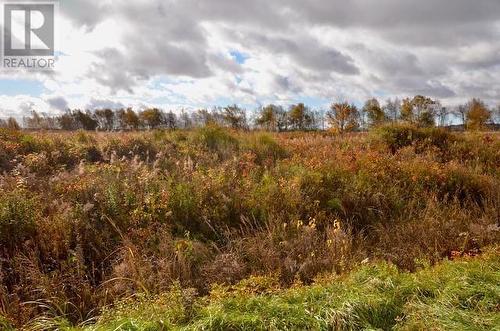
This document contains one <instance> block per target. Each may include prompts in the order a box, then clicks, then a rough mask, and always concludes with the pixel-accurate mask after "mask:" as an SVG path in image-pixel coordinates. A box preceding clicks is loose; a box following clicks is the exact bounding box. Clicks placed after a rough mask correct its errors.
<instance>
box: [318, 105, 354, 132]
mask: <svg viewBox="0 0 500 331" xmlns="http://www.w3.org/2000/svg"><path fill="white" fill-rule="evenodd" d="M326 117H327V120H328V122H329V123H330V125H331V126H332V128H333V130H335V131H336V132H339V133H343V132H346V131H352V130H354V129H356V128H357V127H358V126H359V112H358V109H357V108H356V106H354V105H349V104H348V103H347V102H343V103H334V104H332V105H331V106H330V110H329V111H328V112H327V113H326Z"/></svg>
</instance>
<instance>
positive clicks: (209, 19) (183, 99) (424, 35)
mask: <svg viewBox="0 0 500 331" xmlns="http://www.w3.org/2000/svg"><path fill="white" fill-rule="evenodd" d="M61 13H62V15H63V17H62V18H61V22H60V23H61V26H62V30H63V34H62V39H63V40H62V42H61V44H62V45H63V49H62V51H63V53H64V54H67V55H66V56H62V57H61V58H60V61H59V69H58V71H56V72H55V73H54V74H52V75H37V76H36V79H38V80H40V81H41V82H43V84H44V86H45V88H46V89H47V93H48V95H56V96H60V97H62V98H64V99H65V100H66V101H67V106H70V107H72V106H79V107H84V106H88V107H91V106H99V102H92V100H94V101H97V100H103V101H106V100H108V101H110V102H116V103H117V104H126V105H129V104H152V103H154V104H157V103H161V104H163V105H179V104H182V105H188V106H192V107H193V108H196V107H198V106H203V105H209V104H219V103H222V102H227V103H233V102H237V103H248V104H260V103H262V102H295V101H298V100H313V101H314V100H316V101H318V100H325V99H330V100H333V99H339V98H343V99H347V100H352V101H355V102H362V101H363V99H365V98H368V97H372V96H374V95H384V96H409V95H413V94H417V93H422V94H427V95H429V96H433V97H436V98H442V99H443V101H444V102H445V103H446V102H449V103H453V102H461V101H462V100H465V99H468V98H470V97H473V96H480V97H483V98H484V99H485V100H486V101H487V102H490V103H498V102H500V97H499V95H498V90H499V89H498V87H499V85H500V82H499V80H500V78H498V77H500V60H499V59H500V48H499V46H498V45H499V44H498V40H500V2H499V1H498V0H477V1H470V0H441V1H431V0H422V1H419V2H418V4H416V3H415V2H412V1H402V0H379V1H372V0H353V1H341V0H310V1H300V0H276V1H264V0H255V1H243V0H211V1H209V2H207V1H204V0H183V1H177V0H166V1H160V0H136V1H118V0H74V1H68V2H64V3H61ZM234 54H244V55H245V59H244V60H242V59H239V60H238V59H237V58H235V57H234ZM30 75H31V74H30ZM156 82H161V83H158V84H156ZM20 94H22V91H20ZM42 101H43V100H42ZM60 106H61V104H59V105H54V104H51V103H50V102H48V107H50V108H52V109H58V107H59V108H60Z"/></svg>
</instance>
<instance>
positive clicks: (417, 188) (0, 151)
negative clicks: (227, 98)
mask: <svg viewBox="0 0 500 331" xmlns="http://www.w3.org/2000/svg"><path fill="white" fill-rule="evenodd" d="M378 130H380V131H379V132H378V133H373V134H370V135H365V134H353V135H346V136H331V135H328V134H320V133H285V134H277V133H275V134H271V133H266V134H262V133H253V132H238V131H227V130H224V129H221V128H218V127H207V128H203V129H200V130H193V131H174V132H169V131H152V132H142V133H133V132H130V133H44V132H36V133H28V132H10V131H0V136H1V138H2V139H1V140H0V172H1V173H2V175H0V246H1V247H0V267H1V269H0V312H1V314H2V315H3V316H4V318H5V319H6V320H9V321H10V323H11V324H12V325H14V326H16V327H21V326H23V325H33V322H34V321H37V322H39V323H40V322H41V321H44V320H47V321H52V322H53V321H54V320H55V319H56V320H57V318H60V319H61V320H64V321H65V323H67V325H68V326H71V325H79V324H81V323H84V322H85V321H89V320H92V319H93V318H95V317H96V316H100V314H101V313H102V310H103V309H104V308H105V307H108V306H109V305H111V304H113V303H114V302H116V301H117V300H118V301H119V300H121V299H124V298H129V297H130V296H137V295H139V296H140V295H142V296H144V297H145V299H144V300H145V302H148V299H149V298H150V297H151V296H158V295H161V293H165V292H168V293H170V291H171V289H172V285H173V284H177V285H176V286H177V287H178V291H179V293H181V294H182V295H180V296H181V297H182V298H184V297H186V298H185V299H186V300H188V301H189V300H191V298H192V297H196V296H203V295H206V294H208V293H210V292H211V291H212V286H213V284H219V285H220V286H223V287H224V286H226V287H227V286H232V285H234V284H238V283H239V282H241V281H244V280H245V279H251V280H258V279H259V277H267V276H268V275H270V274H271V275H274V276H273V277H274V278H273V279H274V280H273V282H274V283H273V284H275V285H276V287H278V288H287V287H294V286H298V284H304V285H307V284H311V283H313V281H314V279H315V278H316V277H318V275H321V274H325V273H326V274H338V275H345V274H347V273H349V272H350V271H351V270H353V269H356V268H357V267H358V266H359V265H360V264H361V262H362V261H367V259H368V261H370V260H384V261H389V262H391V263H393V264H394V265H395V266H396V267H397V268H399V269H400V270H409V271H415V270H418V269H419V268H420V267H422V266H423V265H427V264H434V263H437V262H439V261H441V260H442V259H443V258H450V257H455V256H457V255H463V256H467V255H478V254H481V251H482V249H483V247H485V246H488V245H492V244H496V243H498V242H499V238H500V232H499V230H498V219H499V215H498V210H500V185H499V184H500V183H499V181H500V177H499V175H500V173H499V168H500V167H499V165H500V139H499V136H498V135H491V134H474V135H457V134H450V133H447V132H442V131H433V130H430V129H423V130H422V129H415V128H411V127H402V128H401V127H391V128H381V129H378ZM408 132H411V137H408ZM388 268H389V267H388ZM391 268H392V269H394V267H390V268H389V269H391ZM392 269H391V270H392ZM405 277H409V276H405ZM252 286H253V285H252ZM255 286H256V287H257V288H258V287H260V286H261V285H258V284H257V285H255ZM188 289H194V290H188ZM186 291H187V292H186ZM184 292H186V293H187V294H184ZM195 292H196V294H195ZM172 300H173V299H172ZM183 300H184V299H183ZM159 305H160V306H161V305H162V304H159ZM296 309H299V308H296ZM353 309H354V308H353ZM191 313H192V312H190V311H187V312H185V316H184V317H182V318H179V320H187V319H189V318H190V314H191ZM386 313H387V314H388V315H387V316H393V315H394V314H399V312H398V311H392V310H388V311H386ZM179 314H180V313H179ZM359 314H361V312H360V313H359ZM181 315H182V314H181ZM332 316H333V315H332ZM339 316H340V315H339ZM233 317H234V318H237V316H233ZM242 318H243V317H242ZM245 318H248V319H249V320H250V321H252V319H253V318H256V317H255V316H253V317H252V316H247V317H245ZM331 318H333V317H331ZM360 318H361V317H360ZM372 322H373V321H372ZM372 322H370V323H372ZM1 323H4V322H3V321H2V322H1ZM29 323H31V324H29ZM172 323H174V324H175V323H180V322H178V321H177V320H176V321H175V322H172ZM214 323H215V322H214ZM235 323H236V322H235ZM255 323H257V324H255V325H256V326H259V325H261V324H258V323H260V322H259V321H258V320H256V321H255ZM360 323H361V322H360ZM363 323H364V322H363ZM373 323H375V324H373V325H380V327H381V328H384V327H386V325H383V324H377V323H379V322H373ZM380 323H382V322H380ZM42 325H43V322H42ZM214 325H216V324H214ZM235 325H236V324H235ZM131 328H132V327H131Z"/></svg>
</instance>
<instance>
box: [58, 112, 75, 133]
mask: <svg viewBox="0 0 500 331" xmlns="http://www.w3.org/2000/svg"><path fill="white" fill-rule="evenodd" d="M57 122H58V124H59V127H60V128H61V129H63V130H67V131H72V130H77V129H78V123H77V122H76V119H75V117H74V116H73V114H72V112H71V110H69V109H68V110H67V111H66V113H64V114H62V115H61V116H59V117H58V118H57Z"/></svg>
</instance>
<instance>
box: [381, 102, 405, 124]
mask: <svg viewBox="0 0 500 331" xmlns="http://www.w3.org/2000/svg"><path fill="white" fill-rule="evenodd" d="M400 111H401V101H400V100H399V99H398V98H396V99H394V100H392V99H387V101H386V102H385V106H384V112H385V114H386V115H385V116H386V117H387V118H389V119H390V120H391V121H392V122H396V121H397V120H398V118H399V116H400Z"/></svg>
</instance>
